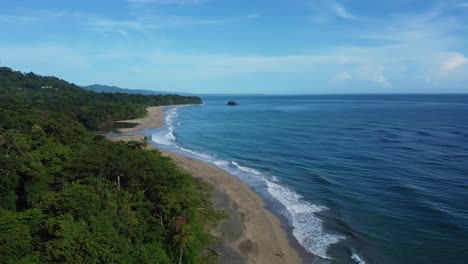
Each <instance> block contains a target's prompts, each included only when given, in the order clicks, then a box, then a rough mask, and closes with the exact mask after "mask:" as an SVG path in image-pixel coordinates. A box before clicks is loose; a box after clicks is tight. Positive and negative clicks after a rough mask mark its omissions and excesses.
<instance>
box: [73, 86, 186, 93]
mask: <svg viewBox="0 0 468 264" xmlns="http://www.w3.org/2000/svg"><path fill="white" fill-rule="evenodd" d="M81 88H83V89H85V90H89V91H94V92H97V93H128V94H144V95H154V94H173V92H164V91H152V90H143V89H127V88H120V87H117V86H109V85H102V84H92V85H88V86H82V87H81ZM177 94H179V95H191V94H189V93H179V92H178V93H177Z"/></svg>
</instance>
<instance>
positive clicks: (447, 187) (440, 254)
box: [152, 95, 468, 264]
mask: <svg viewBox="0 0 468 264" xmlns="http://www.w3.org/2000/svg"><path fill="white" fill-rule="evenodd" d="M203 99H204V102H205V104H204V105H201V106H190V107H180V108H172V109H169V110H168V111H167V114H168V115H167V118H166V122H167V126H166V127H164V128H162V129H159V130H156V131H154V132H153V135H152V140H153V141H154V142H155V144H157V145H159V146H160V147H164V148H168V149H170V150H173V151H177V152H179V153H181V154H184V155H188V156H190V157H193V158H197V159H200V160H203V161H207V162H211V163H213V164H215V165H217V166H219V167H220V168H223V169H225V170H227V171H228V172H230V173H231V174H233V175H235V176H237V177H239V178H240V179H241V180H243V181H244V182H245V183H247V184H248V185H249V186H251V187H252V189H254V190H255V191H257V192H258V193H259V194H261V195H262V196H263V197H264V198H265V199H266V200H267V202H268V203H269V206H270V207H271V208H273V210H274V211H275V212H276V213H278V214H280V215H282V216H284V219H286V221H287V223H288V224H289V226H290V227H291V232H292V234H293V236H294V237H295V239H297V241H298V242H299V243H300V244H301V245H302V247H304V248H305V249H306V250H307V251H308V252H310V253H312V254H314V255H315V256H317V258H316V259H315V261H314V262H316V263H401V264H406V263H408V264H409V263H411V264H412V263H426V264H431V263H434V264H435V263H453V264H455V263H460V264H462V263H463V264H464V263H468V95H342V96H255V97H248V96H239V97H235V96H234V97H233V96H212V97H205V98H203ZM228 100H234V101H237V102H238V103H239V104H240V105H239V106H237V107H228V106H226V102H227V101H228Z"/></svg>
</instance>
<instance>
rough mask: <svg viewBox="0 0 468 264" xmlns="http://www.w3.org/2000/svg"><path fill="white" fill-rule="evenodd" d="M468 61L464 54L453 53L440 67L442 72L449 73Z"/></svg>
mask: <svg viewBox="0 0 468 264" xmlns="http://www.w3.org/2000/svg"><path fill="white" fill-rule="evenodd" d="M467 63H468V59H467V58H466V57H465V56H464V55H463V54H461V53H453V54H451V55H450V56H449V57H447V58H446V59H445V60H444V62H443V63H442V66H441V67H440V73H441V74H443V75H448V74H449V73H451V72H453V71H455V70H457V69H458V68H460V67H462V66H463V65H465V64H467Z"/></svg>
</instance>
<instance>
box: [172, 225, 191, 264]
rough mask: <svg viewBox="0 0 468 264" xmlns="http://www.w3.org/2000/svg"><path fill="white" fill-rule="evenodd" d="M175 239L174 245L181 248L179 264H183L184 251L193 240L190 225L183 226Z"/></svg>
mask: <svg viewBox="0 0 468 264" xmlns="http://www.w3.org/2000/svg"><path fill="white" fill-rule="evenodd" d="M173 239H174V244H177V245H178V246H179V264H182V255H183V250H184V248H186V247H187V245H188V243H189V242H190V241H192V239H193V238H192V236H191V235H190V227H189V226H188V225H183V226H181V228H180V229H179V232H178V233H177V234H176V235H175V236H174V238H173Z"/></svg>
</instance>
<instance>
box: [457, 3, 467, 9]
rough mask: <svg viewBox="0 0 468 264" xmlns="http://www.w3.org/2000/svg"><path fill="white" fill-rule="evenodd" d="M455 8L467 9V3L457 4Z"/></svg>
mask: <svg viewBox="0 0 468 264" xmlns="http://www.w3.org/2000/svg"><path fill="white" fill-rule="evenodd" d="M457 7H461V8H468V3H461V4H458V5H457Z"/></svg>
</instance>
